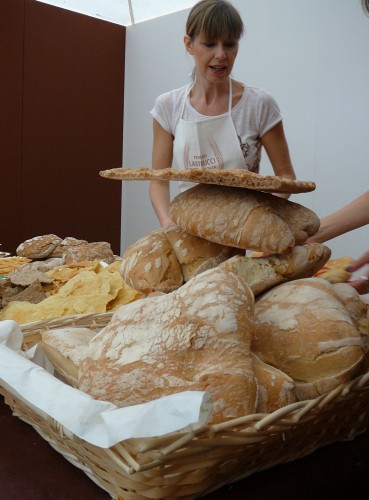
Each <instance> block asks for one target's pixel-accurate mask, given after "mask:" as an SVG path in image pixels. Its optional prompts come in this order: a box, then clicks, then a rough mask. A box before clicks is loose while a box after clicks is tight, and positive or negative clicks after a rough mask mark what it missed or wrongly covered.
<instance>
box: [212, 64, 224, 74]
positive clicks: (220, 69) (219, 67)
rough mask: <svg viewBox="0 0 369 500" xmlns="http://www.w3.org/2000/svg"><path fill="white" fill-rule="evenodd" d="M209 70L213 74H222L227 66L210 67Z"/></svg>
mask: <svg viewBox="0 0 369 500" xmlns="http://www.w3.org/2000/svg"><path fill="white" fill-rule="evenodd" d="M210 69H211V70H212V71H214V72H215V73H224V72H225V71H226V69H227V66H224V65H214V66H210Z"/></svg>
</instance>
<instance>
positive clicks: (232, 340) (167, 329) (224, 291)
mask: <svg viewBox="0 0 369 500" xmlns="http://www.w3.org/2000/svg"><path fill="white" fill-rule="evenodd" d="M253 308H254V299H253V294H252V292H251V290H250V289H249V288H248V287H247V285H246V284H245V283H243V281H242V280H241V279H240V278H239V277H238V276H236V275H235V274H234V273H232V272H230V271H227V270H226V269H219V268H214V269H210V270H208V271H205V272H203V273H201V274H199V275H197V276H195V277H194V278H192V279H191V280H190V281H189V282H188V283H186V284H185V285H183V286H182V287H181V288H179V289H177V290H175V291H173V292H172V293H170V294H165V295H154V296H151V297H146V298H143V299H140V300H138V301H136V302H133V303H131V304H128V305H126V306H124V307H122V308H120V309H119V310H117V311H116V312H115V313H114V315H113V317H112V320H111V321H110V323H109V324H108V325H107V326H106V327H105V328H104V329H103V330H102V331H100V332H99V333H98V334H97V335H96V336H95V337H94V338H93V339H92V340H91V341H90V343H89V346H88V349H87V354H86V356H85V358H84V359H83V360H82V362H81V364H80V372H79V373H80V375H79V388H80V389H81V390H82V391H85V392H86V393H88V394H90V395H92V396H93V397H94V398H95V399H102V400H106V401H111V402H113V403H115V404H116V405H117V406H120V407H122V406H130V405H135V404H138V403H144V402H147V401H150V400H153V399H157V398H160V397H162V396H167V395H169V394H173V393H177V392H181V391H185V390H199V391H208V392H209V393H210V395H211V397H212V402H213V414H212V419H211V422H213V423H214V422H220V421H224V420H227V419H232V418H236V417H241V416H243V415H246V414H248V413H253V412H254V411H255V408H256V396H257V394H256V391H257V386H256V381H255V379H254V374H253V369H252V360H251V354H250V342H251V336H252V334H253Z"/></svg>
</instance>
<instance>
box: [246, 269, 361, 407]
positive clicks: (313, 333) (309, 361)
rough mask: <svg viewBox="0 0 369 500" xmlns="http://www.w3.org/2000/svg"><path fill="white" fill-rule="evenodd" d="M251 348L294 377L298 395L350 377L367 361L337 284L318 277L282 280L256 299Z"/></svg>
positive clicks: (312, 394) (319, 390)
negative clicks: (336, 287)
mask: <svg viewBox="0 0 369 500" xmlns="http://www.w3.org/2000/svg"><path fill="white" fill-rule="evenodd" d="M252 350H253V352H255V354H256V355H257V356H259V357H260V359H262V360H263V361H264V362H266V363H268V364H271V365H273V366H275V367H276V368H279V369H280V370H282V371H283V372H285V373H287V374H288V375H289V376H290V377H291V378H292V379H294V381H295V382H296V393H297V395H298V398H299V399H310V398H315V397H317V396H319V395H320V394H323V393H325V392H327V391H330V390H332V389H334V388H335V387H337V386H338V385H339V384H340V383H342V382H346V381H347V380H349V379H350V378H351V377H352V376H353V375H355V374H356V373H357V372H358V370H359V369H360V365H361V364H362V363H363V360H364V346H363V342H362V339H361V337H360V333H359V332H358V330H357V328H356V327H355V325H354V323H353V321H352V319H351V317H350V315H349V313H348V312H347V310H346V308H345V306H344V305H343V303H342V301H341V300H340V298H339V297H338V295H337V294H336V293H335V291H334V288H333V286H332V285H331V284H330V283H328V282H327V281H325V280H322V279H319V278H306V279H301V280H295V281H290V282H288V283H283V284H282V285H278V286H276V287H274V288H272V289H271V290H269V291H268V292H266V293H265V294H264V295H262V296H260V297H259V298H258V300H257V302H256V305H255V335H254V337H253V341H252Z"/></svg>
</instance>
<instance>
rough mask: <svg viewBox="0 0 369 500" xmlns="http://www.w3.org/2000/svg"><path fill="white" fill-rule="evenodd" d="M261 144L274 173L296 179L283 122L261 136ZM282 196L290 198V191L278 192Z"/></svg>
mask: <svg viewBox="0 0 369 500" xmlns="http://www.w3.org/2000/svg"><path fill="white" fill-rule="evenodd" d="M261 144H262V145H263V146H264V148H265V151H266V152H267V155H268V157H269V160H270V163H271V164H272V167H273V170H274V174H275V175H277V176H279V177H285V178H287V179H296V174H295V171H294V169H293V166H292V162H291V158H290V152H289V149H288V144H287V140H286V137H285V134H284V129H283V124H282V122H279V123H277V125H275V126H274V127H273V128H272V129H270V130H269V132H267V133H266V134H264V135H263V137H262V138H261ZM276 194H277V195H278V196H280V197H281V198H289V197H290V194H288V193H276Z"/></svg>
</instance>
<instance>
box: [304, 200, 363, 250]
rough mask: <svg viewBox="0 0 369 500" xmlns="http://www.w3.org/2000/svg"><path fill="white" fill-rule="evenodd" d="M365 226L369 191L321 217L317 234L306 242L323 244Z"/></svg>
mask: <svg viewBox="0 0 369 500" xmlns="http://www.w3.org/2000/svg"><path fill="white" fill-rule="evenodd" d="M365 224H369V191H366V193H364V194H362V195H361V196H359V197H358V198H355V200H353V201H352V202H351V203H348V204H347V205H345V206H344V207H342V208H340V209H339V210H337V211H336V212H334V213H332V214H330V215H327V216H326V217H322V219H321V220H320V228H319V230H318V232H317V233H316V234H314V236H312V237H311V238H309V239H308V240H307V241H308V242H317V243H324V242H325V241H328V240H331V239H332V238H335V237H336V236H340V235H341V234H344V233H348V232H349V231H352V230H354V229H357V228H359V227H362V226H365Z"/></svg>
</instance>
